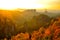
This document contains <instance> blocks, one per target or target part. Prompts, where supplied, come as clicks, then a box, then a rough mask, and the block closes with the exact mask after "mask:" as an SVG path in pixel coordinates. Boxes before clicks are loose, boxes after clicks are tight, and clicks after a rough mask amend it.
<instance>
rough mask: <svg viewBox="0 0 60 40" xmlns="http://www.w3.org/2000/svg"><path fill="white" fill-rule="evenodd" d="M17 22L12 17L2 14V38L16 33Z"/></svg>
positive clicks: (0, 22)
mask: <svg viewBox="0 0 60 40" xmlns="http://www.w3.org/2000/svg"><path fill="white" fill-rule="evenodd" d="M15 30H16V24H15V23H14V22H13V20H12V19H11V18H8V17H4V16H2V15H1V16H0V39H4V38H7V39H8V40H9V39H10V38H11V36H13V35H15Z"/></svg>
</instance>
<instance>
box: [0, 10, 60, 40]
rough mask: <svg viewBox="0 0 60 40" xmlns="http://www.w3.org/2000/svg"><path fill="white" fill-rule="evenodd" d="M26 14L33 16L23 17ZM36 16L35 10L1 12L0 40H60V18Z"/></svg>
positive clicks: (43, 15)
mask: <svg viewBox="0 0 60 40" xmlns="http://www.w3.org/2000/svg"><path fill="white" fill-rule="evenodd" d="M27 11H28V12H27ZM26 12H27V13H31V15H33V16H26V15H29V14H25V15H22V14H24V13H26ZM4 13H5V14H4ZM8 13H9V14H8ZM14 13H15V15H13V14H14ZM34 13H35V14H34ZM36 14H37V12H36V11H35V10H34V11H33V10H32V11H31V10H30V11H29V10H26V11H23V12H20V11H8V12H6V11H5V10H4V11H0V40H60V16H59V15H58V16H55V17H51V16H48V15H45V14H46V13H45V14H38V15H36ZM25 16H26V17H28V18H26V17H25ZM25 18H26V19H25ZM27 19H28V20H27Z"/></svg>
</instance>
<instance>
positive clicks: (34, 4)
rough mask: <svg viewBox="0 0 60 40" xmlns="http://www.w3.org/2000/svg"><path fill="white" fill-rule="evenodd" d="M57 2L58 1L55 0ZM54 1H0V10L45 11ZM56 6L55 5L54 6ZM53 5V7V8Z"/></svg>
mask: <svg viewBox="0 0 60 40" xmlns="http://www.w3.org/2000/svg"><path fill="white" fill-rule="evenodd" d="M55 1H56V2H57V0H55ZM55 1H54V0H53V1H52V0H0V9H7V10H11V9H16V8H21V9H39V8H40V9H44V8H49V7H50V6H51V3H54V2H55ZM56 2H55V3H56ZM53 5H54V4H53ZM53 5H52V6H53Z"/></svg>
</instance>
